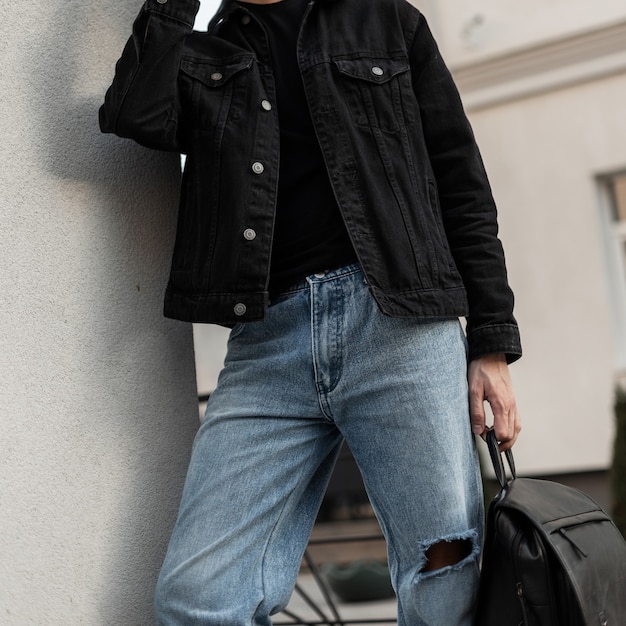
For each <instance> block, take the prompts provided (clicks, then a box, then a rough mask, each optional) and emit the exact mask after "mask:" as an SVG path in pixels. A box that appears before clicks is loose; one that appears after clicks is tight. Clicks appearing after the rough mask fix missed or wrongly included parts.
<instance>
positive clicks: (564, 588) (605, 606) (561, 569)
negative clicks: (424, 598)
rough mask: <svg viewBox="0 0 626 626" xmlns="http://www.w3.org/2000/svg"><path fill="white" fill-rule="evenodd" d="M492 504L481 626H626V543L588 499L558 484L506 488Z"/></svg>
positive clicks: (495, 458)
mask: <svg viewBox="0 0 626 626" xmlns="http://www.w3.org/2000/svg"><path fill="white" fill-rule="evenodd" d="M487 443H488V447H489V453H490V455H491V460H492V462H493V465H494V469H495V473H496V478H497V479H498V482H499V483H500V486H501V490H500V492H499V493H498V495H497V496H496V497H495V498H494V500H493V501H492V502H491V504H490V505H489V509H488V513H487V527H486V537H485V549H484V553H483V563H482V573H481V586H480V595H479V603H478V615H477V618H476V621H475V625H476V626H626V542H625V541H624V538H623V537H622V535H621V534H620V532H619V530H618V529H617V527H616V526H615V524H614V523H613V522H612V520H611V519H610V517H609V516H608V515H607V514H606V513H605V512H604V511H603V510H602V509H601V507H600V506H598V504H596V502H594V501H593V500H592V499H591V498H590V497H589V496H587V495H585V494H584V493H582V492H580V491H578V490H577V489H572V488H571V487H567V486H565V485H561V484H558V483H554V482H550V481H545V480H537V479H532V478H517V477H516V473H515V464H514V461H513V455H512V453H511V452H510V451H507V452H506V453H505V456H506V458H507V462H508V465H509V467H510V469H511V474H512V478H511V480H509V481H507V479H506V473H505V469H504V464H503V462H502V455H501V454H500V453H499V451H498V446H497V442H496V439H495V435H494V433H493V431H491V432H490V433H489V435H488V437H487Z"/></svg>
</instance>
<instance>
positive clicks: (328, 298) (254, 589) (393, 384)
mask: <svg viewBox="0 0 626 626" xmlns="http://www.w3.org/2000/svg"><path fill="white" fill-rule="evenodd" d="M344 437H345V439H346V440H347V442H348V444H349V446H350V448H351V450H352V453H353V455H354V457H355V459H356V461H357V463H358V465H359V468H360V470H361V473H362V475H363V479H364V482H365V485H366V488H367V492H368V495H369V498H370V500H371V503H372V506H373V508H374V510H375V512H376V515H377V516H378V519H379V521H380V524H381V527H382V529H383V532H384V534H385V537H386V539H387V544H388V554H389V563H390V569H391V574H392V580H393V583H394V588H395V590H396V595H397V596H398V623H399V624H400V625H401V626H421V625H432V626H461V625H462V626H465V625H468V626H469V625H470V624H471V622H472V615H473V611H474V603H475V596H476V588H477V582H478V559H479V553H480V544H481V539H482V518H483V512H482V491H481V481H480V473H479V464H478V459H477V454H476V449H475V445H474V439H473V436H472V435H471V432H470V423H469V412H468V400H467V381H466V345H465V338H464V336H463V332H462V329H461V327H460V324H459V322H458V320H456V319H454V320H450V319H447V320H435V321H428V322H425V321H418V320H415V319H398V318H391V317H387V316H384V315H382V314H381V313H380V312H379V310H378V308H377V306H376V304H375V302H374V300H373V298H372V297H371V295H370V293H369V290H368V287H367V284H366V282H365V279H364V277H363V274H362V272H361V270H360V268H359V267H358V266H357V265H353V266H349V267H346V268H342V269H339V270H333V271H330V272H328V273H325V274H323V275H322V274H319V275H314V276H311V277H309V278H308V279H307V281H306V282H305V283H304V284H303V285H301V286H299V287H297V288H294V289H293V290H292V291H290V292H289V293H287V294H283V295H282V296H281V297H279V298H278V299H277V300H276V301H275V302H274V303H273V304H272V306H270V307H269V309H268V312H267V316H266V318H265V319H264V320H263V321H261V322H251V323H246V324H240V325H238V326H236V327H235V328H234V329H233V330H232V332H231V336H230V338H229V344H228V353H227V356H226V361H225V364H224V369H223V371H222V373H221V374H220V377H219V381H218V385H217V388H216V389H215V391H214V393H213V394H212V395H211V398H210V400H209V403H208V406H207V412H206V417H205V419H204V420H203V423H202V425H201V427H200V429H199V431H198V434H197V437H196V440H195V443H194V448H193V454H192V458H191V462H190V466H189V472H188V476H187V481H186V484H185V489H184V493H183V497H182V502H181V507H180V513H179V517H178V521H177V523H176V527H175V529H174V532H173V535H172V538H171V542H170V546H169V549H168V552H167V556H166V558H165V562H164V565H163V568H162V571H161V575H160V578H159V583H158V586H157V593H156V610H157V616H158V622H159V624H164V625H174V624H177V625H183V624H185V625H186V624H194V625H195V624H198V625H199V624H207V625H213V626H250V625H252V626H268V625H270V624H271V619H270V616H271V615H273V614H275V613H277V612H279V611H280V610H281V609H282V608H284V607H285V606H286V604H287V602H288V600H289V597H290V595H291V592H292V589H293V586H294V584H295V581H296V577H297V574H298V569H299V566H300V559H301V557H302V554H303V552H304V549H305V547H306V545H307V541H308V538H309V534H310V532H311V529H312V526H313V523H314V521H315V517H316V513H317V511H318V508H319V505H320V502H321V499H322V496H323V493H324V489H325V487H326V485H327V482H328V479H329V476H330V473H331V470H332V467H333V465H334V461H335V459H336V456H337V453H338V451H339V448H340V446H341V443H342V441H343V438H344ZM453 540H463V541H464V543H467V544H468V545H469V548H470V549H469V556H467V557H466V558H463V559H462V560H461V561H460V562H459V563H456V564H454V565H452V566H448V567H444V568H441V569H439V570H435V571H427V572H424V571H423V569H424V565H425V562H426V556H425V553H426V551H427V549H428V548H429V547H430V546H432V545H434V544H436V543H441V542H442V541H453Z"/></svg>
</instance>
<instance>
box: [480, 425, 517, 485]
mask: <svg viewBox="0 0 626 626" xmlns="http://www.w3.org/2000/svg"><path fill="white" fill-rule="evenodd" d="M486 441H487V448H489V456H490V457H491V463H492V464H493V470H494V472H495V473H496V478H497V479H498V482H499V483H500V487H502V488H503V489H504V487H506V485H507V484H508V483H509V482H511V481H513V480H515V478H517V473H516V471H515V461H514V459H513V452H512V451H511V449H508V450H505V451H504V456H506V461H507V463H508V465H509V469H510V470H511V481H507V479H506V470H505V469H504V463H503V462H502V454H501V452H500V450H498V440H497V439H496V432H495V430H494V429H493V428H492V429H491V430H489V431H487V439H486Z"/></svg>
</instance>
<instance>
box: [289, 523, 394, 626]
mask: <svg viewBox="0 0 626 626" xmlns="http://www.w3.org/2000/svg"><path fill="white" fill-rule="evenodd" d="M382 538H383V537H382V535H380V534H378V535H361V536H350V537H332V538H328V539H311V541H310V542H309V545H315V544H329V543H347V542H355V541H380V540H381V539H382ZM304 562H305V563H306V565H307V567H308V568H309V570H310V571H311V574H312V575H313V578H314V580H315V583H316V584H317V586H318V588H319V590H320V592H321V594H322V596H323V597H324V600H325V602H326V604H328V610H329V612H330V615H327V614H326V613H324V611H323V610H322V608H321V607H320V606H319V605H318V604H316V603H315V601H314V600H313V599H312V598H311V597H310V596H309V595H308V594H307V593H306V592H305V591H304V589H302V587H301V586H300V585H298V584H296V586H295V593H297V594H298V595H299V596H300V597H301V598H302V599H303V600H304V601H305V603H306V604H307V605H308V606H309V607H310V608H311V609H312V610H313V612H314V613H315V614H316V615H317V616H318V619H314V620H310V619H305V618H303V617H300V616H298V615H296V614H295V613H293V612H291V611H287V610H285V611H283V612H282V613H281V614H282V615H285V616H286V617H288V618H290V619H291V620H293V621H291V622H280V624H277V626H283V625H284V626H347V625H348V624H397V623H398V618H397V617H390V618H377V619H354V620H351V619H344V618H342V617H341V615H340V613H339V609H338V607H337V605H336V603H335V601H334V600H333V598H332V595H331V592H330V589H329V588H328V584H327V583H326V581H325V580H324V578H323V577H322V575H321V574H320V571H319V569H318V567H317V565H316V564H315V562H314V561H313V559H312V558H311V555H310V553H309V550H308V549H307V550H306V551H305V553H304Z"/></svg>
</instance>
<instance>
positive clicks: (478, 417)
mask: <svg viewBox="0 0 626 626" xmlns="http://www.w3.org/2000/svg"><path fill="white" fill-rule="evenodd" d="M467 378H468V383H469V406H470V417H471V421H472V432H473V433H474V434H476V435H480V436H481V437H482V438H483V439H484V438H485V437H486V436H487V431H488V430H489V427H488V426H487V424H486V423H485V407H484V403H485V400H486V401H487V402H489V405H490V406H491V411H492V412H493V417H494V423H493V427H494V430H495V431H496V438H497V439H498V441H499V442H500V450H501V451H503V450H507V449H509V448H511V447H512V446H513V444H514V443H515V440H516V439H517V436H518V434H519V432H520V430H521V428H522V425H521V422H520V417H519V413H518V412H517V405H516V404H515V394H514V393H513V385H512V384H511V376H510V374H509V367H508V365H507V363H506V358H505V356H504V355H503V354H487V355H485V356H482V357H480V358H478V359H475V360H474V361H471V362H470V364H469V369H468V375H467Z"/></svg>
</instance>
